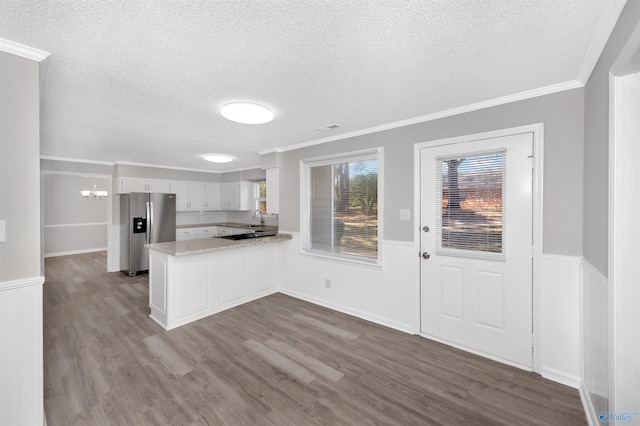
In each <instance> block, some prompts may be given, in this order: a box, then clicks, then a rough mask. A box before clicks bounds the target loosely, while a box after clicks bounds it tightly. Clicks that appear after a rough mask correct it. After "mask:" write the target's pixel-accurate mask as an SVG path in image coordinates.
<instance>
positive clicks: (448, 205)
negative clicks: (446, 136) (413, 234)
mask: <svg viewBox="0 0 640 426" xmlns="http://www.w3.org/2000/svg"><path fill="white" fill-rule="evenodd" d="M436 161H437V167H436V169H437V174H436V194H435V195H436V200H440V203H436V205H437V206H438V210H439V211H438V212H437V214H436V217H437V223H436V225H437V227H436V239H437V246H436V253H437V254H440V255H445V256H446V255H449V256H460V257H474V258H483V259H490V260H504V249H505V247H504V241H505V239H504V235H505V218H506V214H505V213H506V211H505V209H506V205H505V201H506V183H507V179H506V177H507V175H506V152H505V151H504V150H501V151H495V152H487V153H480V154H473V155H470V156H466V157H439V158H437V159H436Z"/></svg>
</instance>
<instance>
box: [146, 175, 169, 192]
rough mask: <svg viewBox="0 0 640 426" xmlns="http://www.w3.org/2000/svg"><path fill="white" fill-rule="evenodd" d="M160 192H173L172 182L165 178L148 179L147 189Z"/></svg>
mask: <svg viewBox="0 0 640 426" xmlns="http://www.w3.org/2000/svg"><path fill="white" fill-rule="evenodd" d="M146 192H158V193H160V194H169V193H171V182H169V181H168V180H164V179H147V191H146Z"/></svg>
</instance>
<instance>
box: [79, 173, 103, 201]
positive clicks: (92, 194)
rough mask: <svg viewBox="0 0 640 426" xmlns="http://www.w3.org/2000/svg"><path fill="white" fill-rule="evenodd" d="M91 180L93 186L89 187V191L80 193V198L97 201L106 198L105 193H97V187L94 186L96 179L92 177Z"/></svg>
mask: <svg viewBox="0 0 640 426" xmlns="http://www.w3.org/2000/svg"><path fill="white" fill-rule="evenodd" d="M91 180H92V182H93V186H92V187H91V190H90V191H80V194H82V197H83V198H85V199H87V200H88V199H92V200H98V199H103V198H107V195H108V192H107V191H98V187H97V186H96V178H95V177H92V178H91Z"/></svg>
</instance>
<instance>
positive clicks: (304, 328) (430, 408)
mask: <svg viewBox="0 0 640 426" xmlns="http://www.w3.org/2000/svg"><path fill="white" fill-rule="evenodd" d="M45 267H46V269H45V275H46V282H45V285H44V364H45V365H44V371H45V383H44V387H45V410H46V416H47V421H48V425H49V426H57V425H65V426H66V425H74V424H84V425H107V424H113V425H296V426H300V425H316V424H317V425H372V424H378V425H418V424H420V425H510V426H511V425H545V426H546V425H584V424H586V419H585V416H584V412H583V410H582V406H581V403H580V398H579V396H578V392H577V391H576V390H575V389H571V388H568V387H565V386H562V385H559V384H557V383H553V382H551V381H548V380H545V379H543V378H541V377H540V376H539V375H537V374H534V373H528V372H525V371H521V370H519V369H517V368H513V367H509V366H506V365H502V364H499V363H497V362H493V361H490V360H487V359H484V358H481V357H478V356H475V355H472V354H469V353H466V352H463V351H460V350H457V349H453V348H450V347H448V346H445V345H442V344H439V343H436V342H433V341H430V340H427V339H424V338H421V337H418V336H413V335H408V334H405V333H401V332H398V331H395V330H391V329H389V328H386V327H382V326H379V325H376V324H373V323H370V322H367V321H363V320H360V319H357V318H354V317H351V316H349V315H345V314H341V313H338V312H335V311H332V310H329V309H325V308H323V307H319V306H316V305H313V304H310V303H307V302H304V301H300V300H297V299H294V298H291V297H288V296H285V295H282V294H275V295H271V296H268V297H265V298H262V299H260V300H257V301H254V302H251V303H248V304H245V305H243V306H240V307H237V308H234V309H231V310H228V311H225V312H222V313H219V314H217V315H214V316H211V317H208V318H205V319H203V320H200V321H197V322H195V323H191V324H188V325H185V326H182V327H179V328H177V329H175V330H172V331H165V330H163V329H162V328H161V327H160V326H159V325H157V324H156V323H155V322H153V321H152V320H151V319H150V318H149V317H148V314H149V308H148V281H147V276H146V275H142V276H138V277H134V278H130V277H128V276H126V275H124V274H122V273H107V272H104V271H106V255H105V253H104V252H102V253H90V254H83V255H75V256H64V257H56V258H48V259H46V263H45ZM381 303H384V301H381Z"/></svg>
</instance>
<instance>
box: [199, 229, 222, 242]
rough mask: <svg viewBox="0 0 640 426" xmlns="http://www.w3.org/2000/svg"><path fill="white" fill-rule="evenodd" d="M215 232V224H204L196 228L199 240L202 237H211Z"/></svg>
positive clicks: (216, 231)
mask: <svg viewBox="0 0 640 426" xmlns="http://www.w3.org/2000/svg"><path fill="white" fill-rule="evenodd" d="M217 233H218V227H217V226H204V227H202V228H196V234H197V236H198V239H199V240H200V239H203V238H213V237H215V236H216V235H217Z"/></svg>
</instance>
